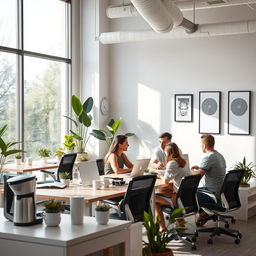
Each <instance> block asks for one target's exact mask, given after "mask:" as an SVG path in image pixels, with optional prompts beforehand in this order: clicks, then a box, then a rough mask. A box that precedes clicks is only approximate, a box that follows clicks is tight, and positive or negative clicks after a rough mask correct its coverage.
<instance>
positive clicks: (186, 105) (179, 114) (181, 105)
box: [174, 94, 193, 122]
mask: <svg viewBox="0 0 256 256" xmlns="http://www.w3.org/2000/svg"><path fill="white" fill-rule="evenodd" d="M174 102H175V106H174V111H175V113H174V117H175V121H176V122H192V121H193V95H192V94H175V99H174Z"/></svg>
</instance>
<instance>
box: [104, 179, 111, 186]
mask: <svg viewBox="0 0 256 256" xmlns="http://www.w3.org/2000/svg"><path fill="white" fill-rule="evenodd" d="M109 185H110V181H109V179H108V178H104V180H103V186H104V188H109Z"/></svg>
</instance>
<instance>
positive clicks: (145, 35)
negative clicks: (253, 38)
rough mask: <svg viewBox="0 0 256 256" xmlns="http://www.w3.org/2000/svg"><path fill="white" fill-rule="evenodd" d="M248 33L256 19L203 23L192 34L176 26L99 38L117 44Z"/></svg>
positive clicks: (105, 35) (103, 41)
mask: <svg viewBox="0 0 256 256" xmlns="http://www.w3.org/2000/svg"><path fill="white" fill-rule="evenodd" d="M250 33H256V20H254V21H242V22H229V23H217V24H203V25H199V28H198V30H197V31H196V32H195V33H193V34H187V33H186V32H185V31H184V30H183V29H181V28H176V29H174V30H173V31H172V32H169V33H164V34H160V33H155V32H154V31H152V30H144V31H136V32H108V33H102V34H101V35H100V37H99V40H100V42H101V43H103V44H117V43H127V42H138V41H145V40H157V39H158V40H160V39H175V38H194V37H214V36H224V35H238V34H250Z"/></svg>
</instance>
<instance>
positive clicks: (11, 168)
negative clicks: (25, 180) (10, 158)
mask: <svg viewBox="0 0 256 256" xmlns="http://www.w3.org/2000/svg"><path fill="white" fill-rule="evenodd" d="M58 167H59V164H57V163H56V164H43V163H41V162H40V161H34V162H33V163H32V165H27V164H25V163H22V164H20V165H16V164H6V165H5V166H4V168H3V172H16V173H24V172H32V171H39V170H44V169H55V168H58Z"/></svg>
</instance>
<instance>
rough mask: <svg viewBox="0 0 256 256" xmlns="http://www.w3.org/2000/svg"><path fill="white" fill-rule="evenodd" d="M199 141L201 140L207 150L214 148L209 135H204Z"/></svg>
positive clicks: (212, 139) (213, 141) (212, 138)
mask: <svg viewBox="0 0 256 256" xmlns="http://www.w3.org/2000/svg"><path fill="white" fill-rule="evenodd" d="M201 139H202V142H203V144H204V145H205V146H206V147H207V148H214V144H215V139H214V137H213V136H212V135H211V134H204V135H202V136H201Z"/></svg>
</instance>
